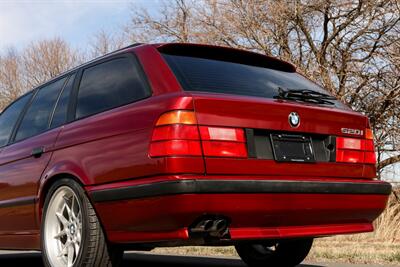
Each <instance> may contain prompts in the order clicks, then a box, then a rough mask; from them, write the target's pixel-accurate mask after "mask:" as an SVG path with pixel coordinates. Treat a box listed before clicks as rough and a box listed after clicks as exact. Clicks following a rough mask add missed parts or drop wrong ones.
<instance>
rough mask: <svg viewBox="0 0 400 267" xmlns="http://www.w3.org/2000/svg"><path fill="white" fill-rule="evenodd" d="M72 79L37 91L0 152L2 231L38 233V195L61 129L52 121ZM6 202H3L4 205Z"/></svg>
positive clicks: (1, 232) (57, 82)
mask: <svg viewBox="0 0 400 267" xmlns="http://www.w3.org/2000/svg"><path fill="white" fill-rule="evenodd" d="M67 80H68V78H66V77H65V78H61V79H59V80H57V81H55V82H52V83H50V84H48V85H45V86H44V87H42V88H40V89H38V90H36V91H35V95H34V97H33V99H32V100H31V101H30V103H29V104H28V106H27V107H26V108H25V112H24V114H23V115H22V116H21V117H20V118H19V123H17V126H16V127H15V129H14V131H13V134H11V137H10V144H9V145H7V146H6V147H4V149H3V151H2V153H1V155H0V183H1V187H0V218H1V220H0V234H2V235H8V234H35V233H37V231H38V226H37V225H36V218H35V209H34V204H35V201H36V199H35V196H36V194H37V188H38V183H39V180H40V177H41V175H42V172H43V170H44V169H45V167H46V165H47V164H48V162H49V160H50V158H51V154H52V147H53V144H54V142H55V140H56V138H57V135H58V133H59V131H60V128H54V129H50V126H49V124H50V120H51V117H52V114H53V111H54V107H55V104H56V102H57V100H58V98H59V95H60V92H61V90H62V88H64V85H65V84H66V82H67ZM1 204H3V205H1Z"/></svg>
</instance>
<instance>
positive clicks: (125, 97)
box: [76, 57, 150, 118]
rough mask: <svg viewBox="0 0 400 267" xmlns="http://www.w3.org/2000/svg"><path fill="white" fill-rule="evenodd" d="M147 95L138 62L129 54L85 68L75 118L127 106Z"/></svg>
mask: <svg viewBox="0 0 400 267" xmlns="http://www.w3.org/2000/svg"><path fill="white" fill-rule="evenodd" d="M149 95H150V90H149V88H148V87H147V84H146V82H145V81H144V79H143V75H142V73H141V71H140V69H139V64H138V63H137V62H136V61H135V60H133V58H131V57H129V58H128V57H123V58H118V59H113V60H111V61H107V62H105V63H101V64H98V65H95V66H93V67H90V68H87V69H85V70H84V72H83V75H82V80H81V84H80V87H79V93H78V100H77V108H76V118H82V117H86V116H89V115H92V114H96V113H99V112H102V111H105V110H109V109H112V108H115V107H119V106H122V105H126V104H129V103H132V102H135V101H137V100H141V99H143V98H146V97H148V96H149Z"/></svg>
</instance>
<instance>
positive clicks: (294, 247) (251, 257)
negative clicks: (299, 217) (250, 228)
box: [235, 239, 313, 267]
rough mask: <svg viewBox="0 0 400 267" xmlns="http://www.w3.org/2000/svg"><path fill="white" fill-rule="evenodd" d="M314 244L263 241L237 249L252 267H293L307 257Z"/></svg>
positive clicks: (311, 241) (300, 241)
mask: <svg viewBox="0 0 400 267" xmlns="http://www.w3.org/2000/svg"><path fill="white" fill-rule="evenodd" d="M312 243H313V239H298V240H280V241H277V242H269V241H263V242H260V243H241V244H238V245H236V246H235V248H236V251H237V253H238V254H239V256H240V257H241V258H242V260H243V261H244V262H245V263H246V264H247V265H248V266H250V267H253V266H254V267H261V266H263V267H267V266H268V267H275V266H283V267H293V266H297V265H298V264H300V263H301V262H302V261H303V260H304V259H305V258H306V257H307V255H308V253H309V252H310V249H311V247H312Z"/></svg>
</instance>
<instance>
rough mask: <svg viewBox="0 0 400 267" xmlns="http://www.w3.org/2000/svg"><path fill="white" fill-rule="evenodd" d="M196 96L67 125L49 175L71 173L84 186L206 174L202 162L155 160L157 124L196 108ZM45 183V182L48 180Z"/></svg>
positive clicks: (153, 101)
mask: <svg viewBox="0 0 400 267" xmlns="http://www.w3.org/2000/svg"><path fill="white" fill-rule="evenodd" d="M192 105H193V104H192V99H191V97H188V96H185V95H182V94H165V95H162V96H154V97H150V98H148V99H145V100H141V101H139V102H136V103H132V104H129V105H127V106H123V107H119V108H116V109H113V110H110V111H106V112H103V113H99V114H97V115H94V116H91V117H88V118H85V119H81V120H78V121H74V122H72V123H70V124H67V125H65V126H64V127H63V129H62V131H61V133H60V136H59V138H58V140H57V142H56V144H55V147H54V153H53V156H52V159H51V161H50V163H49V167H48V169H47V170H46V177H52V176H55V175H57V174H60V173H69V174H72V175H75V176H76V177H78V178H79V179H80V180H81V182H82V183H83V184H84V185H95V184H104V183H110V182H115V181H120V180H124V179H132V178H139V177H148V176H152V175H155V174H165V173H166V172H175V173H204V166H203V165H204V163H203V160H202V159H197V160H193V161H192V165H190V164H178V162H180V161H183V162H184V161H185V160H187V159H184V158H172V159H162V158H150V157H149V156H148V148H149V144H150V139H151V135H152V132H153V126H154V124H155V121H156V120H157V118H158V117H159V116H160V115H161V114H162V113H163V112H165V111H166V110H170V109H178V108H184V109H191V108H192ZM43 182H45V181H43Z"/></svg>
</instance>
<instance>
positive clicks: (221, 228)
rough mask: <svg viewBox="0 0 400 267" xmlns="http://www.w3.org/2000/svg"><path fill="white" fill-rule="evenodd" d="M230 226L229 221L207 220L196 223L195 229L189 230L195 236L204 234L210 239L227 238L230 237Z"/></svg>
mask: <svg viewBox="0 0 400 267" xmlns="http://www.w3.org/2000/svg"><path fill="white" fill-rule="evenodd" d="M228 226H229V222H228V220H227V219H224V218H219V219H211V218H208V219H207V218H205V219H201V220H200V221H199V222H197V223H195V224H194V226H193V227H190V228H189V230H190V232H191V233H193V234H204V235H208V236H209V237H215V238H226V237H228V236H229V229H228Z"/></svg>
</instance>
